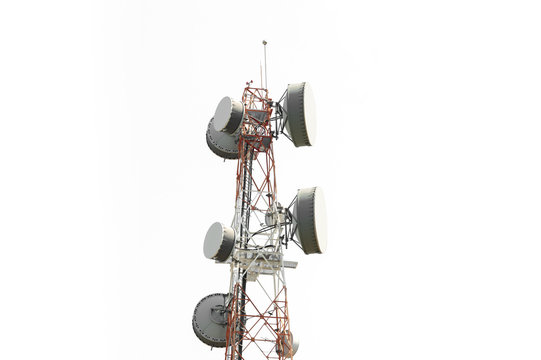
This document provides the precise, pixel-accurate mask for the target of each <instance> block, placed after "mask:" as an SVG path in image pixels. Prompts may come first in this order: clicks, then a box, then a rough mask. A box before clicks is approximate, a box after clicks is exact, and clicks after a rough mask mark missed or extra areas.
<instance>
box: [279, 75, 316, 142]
mask: <svg viewBox="0 0 541 360" xmlns="http://www.w3.org/2000/svg"><path fill="white" fill-rule="evenodd" d="M284 109H285V110H286V115H285V116H286V119H285V121H286V130H287V132H288V134H289V136H291V140H293V144H294V145H295V146H296V147H299V146H312V145H314V142H315V140H316V106H315V101H314V95H313V94H312V89H311V87H310V85H309V84H308V83H306V82H303V83H298V84H289V85H288V86H287V95H286V98H285V102H284Z"/></svg>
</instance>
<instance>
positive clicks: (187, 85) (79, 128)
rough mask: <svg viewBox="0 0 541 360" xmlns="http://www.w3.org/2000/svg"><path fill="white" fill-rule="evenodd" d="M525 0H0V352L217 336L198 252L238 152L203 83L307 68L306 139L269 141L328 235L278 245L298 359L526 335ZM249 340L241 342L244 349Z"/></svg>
mask: <svg viewBox="0 0 541 360" xmlns="http://www.w3.org/2000/svg"><path fill="white" fill-rule="evenodd" d="M540 17H541V11H540V8H539V4H537V2H535V1H529V2H528V1H472V0H469V1H456V0H455V1H409V2H406V1H355V2H354V1H351V2H348V1H326V2H320V1H303V2H301V1H271V2H261V1H241V2H235V1H214V2H209V1H200V2H197V3H196V2H195V1H194V2H182V1H172V0H171V1H165V0H153V1H141V0H130V1H128V0H126V1H118V0H107V1H67V0H66V1H56V0H53V1H5V2H2V4H1V5H0V358H1V359H6V360H12V359H13V360H14V359H25V360H26V359H28V360H30V359H31V360H36V359H54V360H64V359H65V360H68V359H69V360H73V359H89V360H96V359H111V360H113V359H114V360H121V359H122V360H124V359H126V360H135V359H140V360H143V359H145V360H146V359H148V360H151V359H152V360H155V359H163V360H165V359H202V360H211V359H212V360H216V359H223V356H224V355H223V350H222V349H214V350H213V351H210V348H209V347H207V346H206V345H204V344H203V343H201V342H200V341H199V340H198V339H197V338H196V337H195V335H194V334H193V331H192V328H191V317H192V313H193V309H194V307H195V305H196V304H197V302H198V301H199V300H200V299H201V298H202V297H204V296H206V295H208V294H210V293H215V292H226V291H227V288H228V285H229V282H228V276H229V273H228V268H227V267H225V266H219V265H216V264H214V263H212V262H210V261H209V260H207V259H206V258H204V256H203V250H202V249H203V247H202V244H203V238H204V235H205V233H206V230H207V229H208V227H209V226H210V225H211V224H212V223H213V222H215V221H221V222H224V223H229V222H230V221H231V219H232V217H233V209H234V197H235V170H236V163H235V162H234V161H227V162H223V161H222V160H221V159H220V158H218V157H217V156H216V155H214V154H213V153H212V152H211V151H210V150H209V149H208V148H207V145H206V143H205V129H206V126H207V123H208V120H209V119H210V117H211V116H212V115H213V113H214V110H215V107H216V105H217V104H218V102H219V100H220V99H221V98H222V97H223V96H226V95H228V96H232V97H236V98H240V97H241V95H242V90H243V88H244V86H245V82H246V81H249V80H254V81H255V82H256V83H258V82H259V66H260V61H261V60H262V50H263V49H262V45H261V41H262V40H263V39H265V40H267V41H268V59H267V62H268V85H269V90H270V95H271V97H273V98H274V99H278V98H279V97H280V96H281V95H282V93H283V91H284V90H285V89H286V87H287V84H288V83H295V82H302V81H308V82H310V83H311V85H312V88H313V91H314V94H315V97H316V102H317V113H318V114H317V115H318V139H317V143H316V145H315V146H314V147H305V148H295V147H294V146H293V145H292V144H291V143H289V142H288V141H287V140H286V139H285V138H281V139H280V140H279V141H278V142H277V143H276V145H275V155H276V163H277V171H276V173H277V181H278V198H279V201H280V202H282V203H289V201H290V200H291V199H292V198H293V196H294V195H295V193H296V190H297V189H298V188H303V187H309V186H316V185H317V186H321V187H322V188H323V189H324V191H325V195H326V200H327V205H328V229H329V245H328V252H327V253H326V254H325V255H311V256H306V255H304V254H303V253H302V252H301V251H300V250H298V249H294V248H291V249H290V250H288V252H287V254H286V258H287V259H288V260H295V261H299V266H298V268H297V269H296V270H288V271H287V273H286V276H287V281H288V290H289V292H288V295H289V305H290V307H289V310H290V316H291V328H292V330H293V332H294V333H295V336H296V337H297V338H299V339H300V341H301V344H300V349H299V352H298V353H297V356H295V359H298V360H303V359H307V360H308V359H363V360H380V359H381V360H384V359H385V360H387V359H389V360H398V359H415V360H421V359H426V360H429V359H430V360H434V359H438V360H439V359H450V360H451V359H452V360H456V359H472V360H478V359H521V360H527V359H539V358H540V357H541V347H540V346H539V341H540V340H539V339H540V338H541V325H540V324H541V306H540V305H539V304H541V288H540V282H541V261H540V258H541V243H540V241H541V236H540V235H541V227H540V217H541V186H540V184H541V168H540V156H541V141H540V138H541V106H540V105H541V104H540V97H541V85H540V84H541V66H540V64H541V22H540V21H539V19H540ZM248 360H255V359H248Z"/></svg>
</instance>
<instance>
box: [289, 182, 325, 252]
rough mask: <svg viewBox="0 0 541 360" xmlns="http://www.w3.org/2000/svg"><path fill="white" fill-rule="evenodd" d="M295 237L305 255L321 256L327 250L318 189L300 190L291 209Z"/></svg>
mask: <svg viewBox="0 0 541 360" xmlns="http://www.w3.org/2000/svg"><path fill="white" fill-rule="evenodd" d="M293 219H295V221H296V225H297V230H296V232H295V235H296V236H297V238H298V239H299V241H300V242H301V245H302V250H303V251H304V252H305V254H322V253H324V252H325V250H326V249H327V214H326V209H325V198H324V197H323V191H322V190H321V188H320V187H317V186H316V187H313V188H306V189H300V190H299V191H298V192H297V200H296V202H295V205H294V208H293Z"/></svg>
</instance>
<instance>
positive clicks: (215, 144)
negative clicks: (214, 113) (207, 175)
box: [207, 118, 239, 160]
mask: <svg viewBox="0 0 541 360" xmlns="http://www.w3.org/2000/svg"><path fill="white" fill-rule="evenodd" d="M238 143H239V134H228V133H226V132H221V131H217V130H216V128H215V127H214V118H212V119H210V121H209V124H208V126H207V145H208V147H209V148H210V150H212V152H213V153H215V154H216V155H218V156H219V157H221V158H224V159H229V160H234V159H238V158H239V145H238Z"/></svg>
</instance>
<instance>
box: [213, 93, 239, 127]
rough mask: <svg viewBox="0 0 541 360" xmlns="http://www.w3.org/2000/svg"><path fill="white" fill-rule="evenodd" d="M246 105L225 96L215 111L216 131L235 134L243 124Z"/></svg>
mask: <svg viewBox="0 0 541 360" xmlns="http://www.w3.org/2000/svg"><path fill="white" fill-rule="evenodd" d="M243 118H244V105H243V104H242V103H241V102H240V101H236V100H233V99H232V98H230V97H229V96H226V97H224V98H223V99H222V100H221V101H220V103H219V104H218V106H217V107H216V112H215V113H214V129H215V130H216V131H221V132H225V133H228V134H234V133H235V132H236V131H237V130H238V129H239V127H240V125H241V124H242V119H243Z"/></svg>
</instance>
